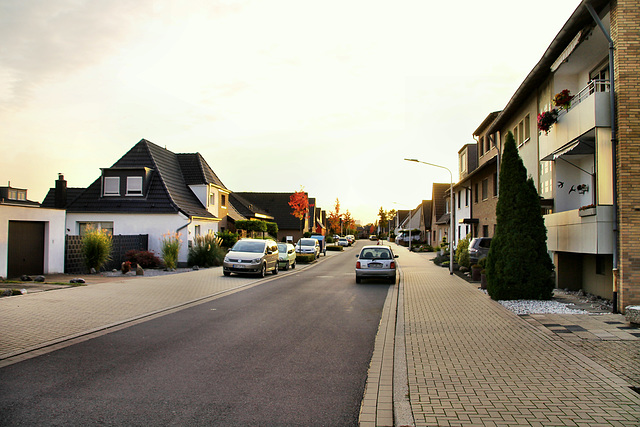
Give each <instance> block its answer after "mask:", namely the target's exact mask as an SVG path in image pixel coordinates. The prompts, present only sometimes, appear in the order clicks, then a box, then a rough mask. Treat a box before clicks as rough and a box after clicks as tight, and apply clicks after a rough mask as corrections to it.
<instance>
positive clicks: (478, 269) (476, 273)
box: [471, 264, 482, 282]
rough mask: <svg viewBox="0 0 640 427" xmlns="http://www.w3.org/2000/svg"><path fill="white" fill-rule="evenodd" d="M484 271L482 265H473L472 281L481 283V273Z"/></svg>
mask: <svg viewBox="0 0 640 427" xmlns="http://www.w3.org/2000/svg"><path fill="white" fill-rule="evenodd" d="M481 271H482V266H481V265H480V264H473V265H472V266H471V281H472V282H479V281H480V272H481Z"/></svg>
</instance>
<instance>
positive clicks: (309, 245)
mask: <svg viewBox="0 0 640 427" xmlns="http://www.w3.org/2000/svg"><path fill="white" fill-rule="evenodd" d="M296 253H298V254H313V255H315V257H316V258H318V257H319V256H320V244H319V243H318V241H317V240H316V239H312V238H311V237H305V238H303V239H300V240H298V244H297V245H296Z"/></svg>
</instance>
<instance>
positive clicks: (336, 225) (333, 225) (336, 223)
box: [329, 197, 342, 234]
mask: <svg viewBox="0 0 640 427" xmlns="http://www.w3.org/2000/svg"><path fill="white" fill-rule="evenodd" d="M341 221H342V215H341V214H340V200H338V198H337V197H336V206H335V208H334V211H333V212H329V229H330V230H331V232H332V233H334V234H340V222H341Z"/></svg>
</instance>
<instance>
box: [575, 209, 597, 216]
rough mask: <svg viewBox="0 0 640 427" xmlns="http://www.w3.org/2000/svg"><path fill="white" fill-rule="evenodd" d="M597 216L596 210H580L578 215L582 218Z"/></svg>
mask: <svg viewBox="0 0 640 427" xmlns="http://www.w3.org/2000/svg"><path fill="white" fill-rule="evenodd" d="M595 214H596V208H587V209H580V210H579V211H578V215H580V216H594V215H595Z"/></svg>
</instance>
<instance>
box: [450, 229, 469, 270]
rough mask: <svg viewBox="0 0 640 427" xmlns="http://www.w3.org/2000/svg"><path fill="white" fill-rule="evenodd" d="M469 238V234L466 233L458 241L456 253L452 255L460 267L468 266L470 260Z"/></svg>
mask: <svg viewBox="0 0 640 427" xmlns="http://www.w3.org/2000/svg"><path fill="white" fill-rule="evenodd" d="M470 239H471V235H470V234H467V237H465V238H464V239H462V240H460V241H459V242H458V247H457V248H456V253H455V255H454V259H455V261H456V262H457V263H458V265H459V266H461V267H467V268H469V265H470V264H471V261H470V260H469V240H470Z"/></svg>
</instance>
